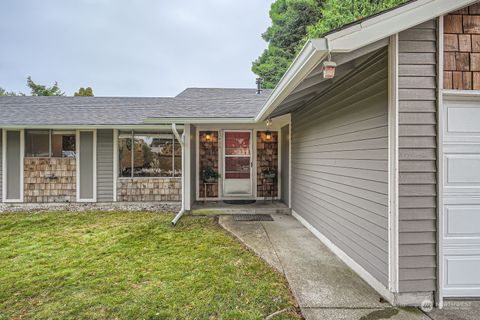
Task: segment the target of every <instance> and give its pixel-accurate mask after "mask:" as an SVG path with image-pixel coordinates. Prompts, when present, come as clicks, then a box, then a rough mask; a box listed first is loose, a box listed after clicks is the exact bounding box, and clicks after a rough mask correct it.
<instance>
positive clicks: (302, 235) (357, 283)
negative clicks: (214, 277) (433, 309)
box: [219, 214, 429, 320]
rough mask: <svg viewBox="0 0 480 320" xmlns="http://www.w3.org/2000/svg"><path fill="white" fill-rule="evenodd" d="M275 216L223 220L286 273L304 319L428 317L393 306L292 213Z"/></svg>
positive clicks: (225, 224)
mask: <svg viewBox="0 0 480 320" xmlns="http://www.w3.org/2000/svg"><path fill="white" fill-rule="evenodd" d="M272 216H273V218H274V220H275V221H268V222H239V221H234V220H233V216H221V217H220V219H219V222H220V224H221V225H222V226H223V227H224V228H225V229H226V230H228V231H230V232H231V233H232V234H234V235H235V236H236V237H237V238H238V239H240V241H242V242H243V243H244V244H245V245H246V246H248V247H249V248H251V249H252V250H253V251H255V252H256V253H257V254H258V255H259V256H260V257H262V258H263V259H264V260H265V261H267V262H268V263H269V264H270V265H272V266H273V267H274V268H276V269H277V270H278V271H280V272H282V273H283V274H285V276H286V278H287V280H288V282H289V284H290V287H291V289H292V292H293V294H294V296H295V298H296V299H297V301H298V303H299V305H300V308H301V310H302V313H303V315H304V317H305V318H306V319H365V320H376V319H392V320H403V319H405V320H407V319H408V320H416V319H425V320H427V319H429V317H427V316H426V315H425V314H423V313H422V312H421V311H419V310H418V309H416V308H400V309H399V308H393V307H391V306H390V305H389V304H388V303H385V302H381V300H380V296H379V295H378V293H376V292H375V291H374V290H373V289H372V288H371V287H370V286H369V285H368V284H367V283H366V282H364V281H363V280H362V279H361V278H360V277H359V276H357V275H356V274H355V273H354V272H353V271H352V270H351V269H350V268H349V267H347V266H346V265H345V264H344V263H343V262H342V261H341V260H340V259H338V258H337V257H336V256H335V255H334V254H333V253H332V252H331V251H330V250H329V249H328V248H327V247H325V245H323V243H322V242H321V241H320V240H318V239H317V238H316V237H315V236H314V235H313V234H312V233H311V232H310V231H308V230H307V229H306V228H305V227H304V226H303V225H301V224H300V223H299V222H298V221H297V220H296V219H295V218H293V217H292V216H290V215H280V214H276V215H272Z"/></svg>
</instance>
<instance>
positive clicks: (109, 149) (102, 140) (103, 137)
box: [97, 129, 114, 202]
mask: <svg viewBox="0 0 480 320" xmlns="http://www.w3.org/2000/svg"><path fill="white" fill-rule="evenodd" d="M113 189H114V188H113V130H111V129H102V130H97V201H98V202H112V201H113Z"/></svg>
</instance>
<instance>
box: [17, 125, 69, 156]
mask: <svg viewBox="0 0 480 320" xmlns="http://www.w3.org/2000/svg"><path fill="white" fill-rule="evenodd" d="M39 131H48V156H44V157H42V156H29V155H27V150H28V146H27V141H28V139H27V135H28V133H29V132H39ZM59 132H60V133H62V134H64V135H71V136H74V137H75V150H74V152H75V157H54V156H53V151H52V137H53V135H54V134H55V133H57V134H58V133H59ZM23 136H24V138H23V140H24V141H23V147H24V150H25V152H24V155H23V157H24V158H30V159H77V157H78V155H77V152H76V146H77V143H78V141H77V133H76V131H75V130H57V129H25V130H24V134H23ZM62 152H63V150H62Z"/></svg>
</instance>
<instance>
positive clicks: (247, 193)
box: [223, 130, 253, 197]
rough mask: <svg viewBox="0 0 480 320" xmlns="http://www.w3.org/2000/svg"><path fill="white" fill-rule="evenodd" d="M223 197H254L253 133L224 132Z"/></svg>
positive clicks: (243, 131)
mask: <svg viewBox="0 0 480 320" xmlns="http://www.w3.org/2000/svg"><path fill="white" fill-rule="evenodd" d="M223 159H224V160H223V196H224V197H252V196H253V192H252V190H253V188H252V169H253V164H252V131H251V130H249V131H245V130H242V131H241V130H225V131H224V132H223Z"/></svg>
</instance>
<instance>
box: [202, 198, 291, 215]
mask: <svg viewBox="0 0 480 320" xmlns="http://www.w3.org/2000/svg"><path fill="white" fill-rule="evenodd" d="M290 213H291V210H290V208H288V206H287V205H286V204H285V203H283V202H281V201H271V200H257V201H256V202H254V203H249V204H227V203H225V202H223V201H208V202H205V203H204V202H196V203H195V204H194V205H193V207H192V214H219V215H220V214H225V215H232V214H290Z"/></svg>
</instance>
